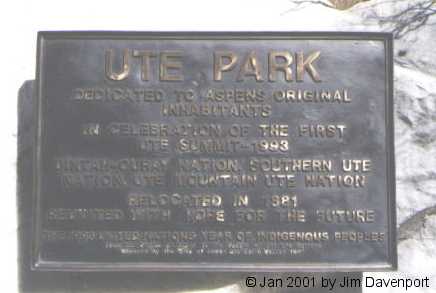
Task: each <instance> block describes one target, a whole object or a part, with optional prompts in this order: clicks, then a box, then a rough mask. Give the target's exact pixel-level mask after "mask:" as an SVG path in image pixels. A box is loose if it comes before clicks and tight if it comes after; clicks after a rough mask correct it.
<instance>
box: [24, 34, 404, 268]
mask: <svg viewBox="0 0 436 293" xmlns="http://www.w3.org/2000/svg"><path fill="white" fill-rule="evenodd" d="M37 61H38V65H37V67H38V70H37V98H38V109H37V112H38V113H37V117H38V121H37V129H38V131H37V138H36V143H37V147H36V153H35V165H36V167H35V172H34V173H35V188H34V190H35V198H34V203H35V204H34V224H35V226H34V231H33V239H34V243H33V255H34V263H33V268H34V269H37V270H131V271H134V270H167V271H169V270H221V271H244V270H245V271H320V270H329V271H332V270H347V271H348V270H384V269H393V268H395V267H396V241H395V237H396V233H395V228H396V227H395V201H394V191H395V187H394V184H395V182H394V157H393V156H394V153H393V119H392V111H393V108H392V39H391V36H390V35H388V34H381V33H127V32H42V33H40V34H39V37H38V60H37Z"/></svg>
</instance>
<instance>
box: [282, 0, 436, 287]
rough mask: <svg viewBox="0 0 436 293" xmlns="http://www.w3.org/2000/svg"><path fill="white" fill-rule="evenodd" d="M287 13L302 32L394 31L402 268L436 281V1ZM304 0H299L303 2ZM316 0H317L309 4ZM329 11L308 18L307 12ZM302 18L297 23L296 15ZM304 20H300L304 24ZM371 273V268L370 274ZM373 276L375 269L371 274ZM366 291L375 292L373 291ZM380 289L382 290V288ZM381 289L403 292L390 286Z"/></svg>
mask: <svg viewBox="0 0 436 293" xmlns="http://www.w3.org/2000/svg"><path fill="white" fill-rule="evenodd" d="M293 2H294V3H292V4H289V5H290V7H289V8H288V9H286V8H285V9H283V13H282V16H283V17H285V18H287V19H289V22H290V23H293V24H295V23H297V26H298V29H302V30H334V29H340V30H348V31H355V30H358V31H388V32H393V33H394V34H395V39H394V50H395V55H394V56H395V57H394V58H395V66H394V76H395V79H394V86H395V93H394V104H395V113H394V115H395V151H396V176H397V180H396V181H397V218H398V220H397V224H398V228H399V235H398V236H399V244H398V258H399V269H398V273H379V274H374V275H376V276H377V275H378V276H384V277H393V276H409V277H422V276H429V277H430V278H431V279H432V286H433V288H429V289H419V292H434V290H435V289H434V286H435V284H436V273H435V272H436V255H435V249H436V237H435V233H434V231H435V229H436V221H435V219H436V94H435V93H436V50H434V48H435V47H436V38H435V36H436V3H435V1H433V0H410V1H409V0H407V1H403V0H399V1H387V0H370V1H365V2H363V3H358V4H357V5H355V6H353V7H352V8H351V9H349V10H346V11H338V10H335V9H331V8H328V7H326V6H325V5H323V4H322V3H321V2H323V3H324V4H329V2H328V1H304V0H303V1H293ZM297 2H298V3H297ZM310 2H311V3H310ZM315 11H316V13H318V14H320V15H323V20H324V21H323V23H322V24H316V23H309V21H304V19H303V18H302V17H301V15H310V14H311V13H314V12H315ZM296 18H297V19H301V22H300V21H295V19H296ZM298 24H300V25H298ZM368 275H369V274H368ZM371 275H372V274H371ZM365 292H372V291H371V290H370V289H367V291H365ZM376 292H378V291H376ZM383 292H397V291H395V289H390V290H389V289H386V291H383Z"/></svg>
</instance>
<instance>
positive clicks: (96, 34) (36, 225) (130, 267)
mask: <svg viewBox="0 0 436 293" xmlns="http://www.w3.org/2000/svg"><path fill="white" fill-rule="evenodd" d="M53 39H56V40H62V39H63V40H65V39H68V40H74V39H99V40H326V41H328V40H367V41H383V43H384V48H385V73H386V74H385V76H386V80H385V105H386V107H385V130H386V141H385V144H386V161H387V168H386V180H387V182H386V184H387V186H386V188H387V195H386V200H387V211H386V212H387V214H388V215H390V216H389V217H388V223H387V224H388V227H387V229H388V231H387V235H388V261H387V262H380V263H374V264H371V265H367V264H356V263H341V264H332V263H318V264H307V263H299V262H294V263H268V262H266V263H252V264H249V263H207V262H201V263H186V262H143V263H139V262H138V263H129V262H122V263H120V262H104V263H102V262H97V263H96V262H86V263H85V262H56V261H43V260H41V259H40V258H39V255H38V252H39V248H40V241H39V237H38V235H40V230H41V221H40V219H41V207H40V204H39V203H40V200H41V192H40V191H41V190H40V185H41V179H42V170H41V160H42V157H41V149H42V148H43V146H42V139H41V137H42V136H43V135H44V129H43V127H42V125H44V123H43V122H44V117H43V116H42V114H41V113H42V107H43V105H44V103H43V99H44V96H43V95H42V78H43V75H42V72H43V70H44V69H43V66H42V53H43V50H44V49H43V47H44V41H45V40H53ZM35 94H36V99H37V101H36V107H35V114H36V116H35V117H36V121H35V123H36V131H35V140H34V145H35V152H34V154H33V160H34V167H33V177H34V178H33V179H34V180H33V182H34V183H33V194H32V196H33V199H32V200H33V206H32V211H33V214H32V219H33V227H32V228H33V229H32V235H31V237H32V240H33V241H32V242H33V243H32V264H31V269H32V270H37V271H216V272H226V271H227V272H238V271H247V272H325V271H330V272H341V271H347V272H352V271H389V270H396V269H397V233H396V205H395V152H394V119H393V35H392V34H391V33H384V32H268V31H264V32H193V31H186V32H157V31H153V32H136V31H40V32H38V37H37V65H36V84H35Z"/></svg>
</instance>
